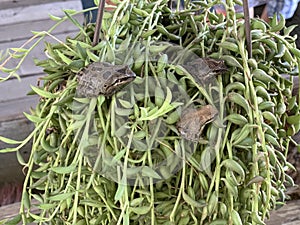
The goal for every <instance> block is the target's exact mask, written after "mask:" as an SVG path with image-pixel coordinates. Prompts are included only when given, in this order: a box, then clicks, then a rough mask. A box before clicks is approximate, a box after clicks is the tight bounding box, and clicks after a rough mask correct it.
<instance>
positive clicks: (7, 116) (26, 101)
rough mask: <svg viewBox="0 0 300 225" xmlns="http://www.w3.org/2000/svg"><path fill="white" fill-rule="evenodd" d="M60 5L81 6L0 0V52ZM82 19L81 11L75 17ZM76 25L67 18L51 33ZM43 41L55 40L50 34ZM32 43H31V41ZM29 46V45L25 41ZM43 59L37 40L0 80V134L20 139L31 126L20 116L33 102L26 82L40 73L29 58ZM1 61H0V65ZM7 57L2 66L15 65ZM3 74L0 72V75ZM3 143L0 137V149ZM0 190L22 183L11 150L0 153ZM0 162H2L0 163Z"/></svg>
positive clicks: (45, 24) (64, 0)
mask: <svg viewBox="0 0 300 225" xmlns="http://www.w3.org/2000/svg"><path fill="white" fill-rule="evenodd" d="M63 9H74V10H81V9H82V5H81V1H80V0H61V1H60V0H0V52H1V51H2V52H3V51H5V50H6V49H7V48H11V47H20V46H22V45H23V44H24V43H25V42H26V41H27V40H28V39H29V38H30V37H32V36H33V34H32V33H31V31H43V30H48V29H49V28H50V27H51V26H53V25H54V24H55V22H54V21H52V20H50V19H49V16H48V14H49V13H50V14H52V15H55V16H64V13H63V11H62V10H63ZM76 19H77V20H79V22H80V23H83V15H82V14H80V15H78V16H77V17H76ZM77 32H78V28H77V27H75V26H74V25H73V24H71V23H70V22H68V23H63V24H61V25H60V26H59V27H57V29H55V30H54V31H53V32H52V34H53V35H54V36H55V37H57V38H58V39H60V40H64V39H65V38H66V37H67V36H74V35H75V34H76V33H77ZM47 41H50V42H55V40H53V39H52V38H50V37H47ZM31 44H32V43H31ZM29 46H30V45H29ZM34 58H37V59H44V58H45V54H44V42H41V43H40V44H39V45H38V46H37V47H36V48H35V49H34V50H33V51H32V53H30V55H29V57H27V59H26V60H25V61H24V63H23V65H22V66H21V68H20V70H19V71H18V74H19V75H20V77H21V80H20V81H19V80H18V79H16V78H13V79H10V80H8V81H6V82H3V83H0V135H1V136H6V137H10V138H13V139H18V140H22V139H23V138H25V137H26V136H27V135H28V134H29V132H30V131H31V130H32V128H33V126H32V124H31V123H30V122H29V121H27V119H25V118H24V115H23V112H24V111H25V112H28V111H29V108H30V107H34V106H35V105H36V103H37V97H32V96H27V93H28V92H29V91H30V85H36V83H37V79H38V78H39V77H41V76H43V73H42V69H41V68H38V67H36V66H35V65H34V62H33V59H34ZM2 63H3V61H2V62H1V61H0V65H1V64H2ZM16 63H17V62H16V61H13V60H11V61H9V62H8V63H7V64H6V65H5V67H10V66H13V65H16ZM3 76H5V75H4V74H3V73H2V74H0V77H3ZM5 147H7V145H5V144H4V143H2V142H1V141H0V149H3V148H5ZM29 151H30V144H29V145H27V146H25V147H24V148H23V149H22V151H21V154H22V155H23V157H24V158H25V159H26V158H27V157H28V155H29ZM0 162H1V163H0V190H1V187H3V185H6V186H7V183H12V185H15V184H16V185H17V183H22V180H23V174H22V170H21V166H19V163H18V162H17V159H16V154H15V153H5V154H0ZM3 162H4V163H3ZM0 193H1V191H0ZM0 205H1V196H0Z"/></svg>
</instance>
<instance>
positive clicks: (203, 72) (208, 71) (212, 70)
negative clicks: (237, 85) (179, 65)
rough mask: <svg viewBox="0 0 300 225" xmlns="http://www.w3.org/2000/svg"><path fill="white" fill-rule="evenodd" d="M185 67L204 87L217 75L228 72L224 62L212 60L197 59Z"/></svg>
mask: <svg viewBox="0 0 300 225" xmlns="http://www.w3.org/2000/svg"><path fill="white" fill-rule="evenodd" d="M183 67H184V68H185V69H186V70H187V71H188V72H189V73H190V74H191V75H192V77H193V78H194V79H195V81H196V82H197V83H198V84H199V85H202V86H204V85H207V84H210V83H211V82H212V81H213V79H214V78H215V76H216V75H218V74H222V73H224V72H226V71H227V70H228V69H227V67H226V65H225V64H224V61H223V60H219V59H212V58H197V59H196V60H193V61H191V62H188V63H187V64H186V65H183Z"/></svg>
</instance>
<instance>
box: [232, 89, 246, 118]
mask: <svg viewBox="0 0 300 225" xmlns="http://www.w3.org/2000/svg"><path fill="white" fill-rule="evenodd" d="M228 100H229V101H230V102H234V103H236V104H237V105H239V106H241V107H243V108H244V109H245V111H246V112H247V113H249V111H250V106H249V103H248V101H247V100H246V99H245V98H244V97H243V96H242V95H241V94H239V93H236V92H232V93H229V94H228Z"/></svg>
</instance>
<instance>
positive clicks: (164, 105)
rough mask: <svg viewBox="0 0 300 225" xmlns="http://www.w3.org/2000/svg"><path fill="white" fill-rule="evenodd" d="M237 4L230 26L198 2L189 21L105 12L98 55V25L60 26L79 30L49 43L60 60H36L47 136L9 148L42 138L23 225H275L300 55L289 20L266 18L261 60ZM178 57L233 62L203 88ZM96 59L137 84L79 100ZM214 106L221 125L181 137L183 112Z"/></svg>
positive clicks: (295, 121)
mask: <svg viewBox="0 0 300 225" xmlns="http://www.w3.org/2000/svg"><path fill="white" fill-rule="evenodd" d="M226 2H227V3H226V4H224V6H225V8H226V11H227V14H226V15H225V16H224V15H222V14H216V13H214V12H213V11H212V10H211V7H212V6H213V5H214V4H217V3H220V1H191V2H190V1H186V4H185V7H184V9H181V10H179V7H178V9H176V10H171V9H170V8H169V7H168V6H167V1H165V0H164V1H162V0H160V1H131V2H129V1H121V2H119V3H118V4H117V7H116V8H115V10H114V11H112V12H105V14H104V19H103V27H102V32H101V35H100V40H101V41H100V42H99V43H98V44H97V45H96V46H92V38H93V35H94V25H87V26H82V25H81V24H79V23H78V21H76V20H75V19H74V18H73V15H74V14H75V12H73V11H66V17H65V18H57V17H53V16H52V17H51V18H52V19H54V20H56V21H58V22H61V21H63V20H66V19H69V20H71V21H72V22H73V24H74V25H76V26H78V28H79V29H80V31H79V33H78V35H77V36H76V37H75V38H67V39H66V41H65V42H64V43H57V44H49V43H47V44H46V53H47V56H48V59H46V60H44V61H39V62H37V65H38V66H41V67H43V68H44V72H45V73H46V75H45V76H44V77H43V78H42V80H43V85H42V87H32V92H33V93H35V94H37V95H39V96H40V101H39V103H38V105H37V106H36V108H35V109H33V110H32V113H31V114H30V115H29V114H26V116H27V118H28V119H29V120H30V121H32V122H33V123H34V124H35V129H34V131H33V132H32V133H31V134H30V135H29V136H28V138H26V139H25V140H24V141H23V142H22V143H21V144H20V145H19V146H18V147H16V148H13V149H6V150H3V151H9V150H18V149H20V148H21V147H22V146H23V145H24V144H25V143H26V142H28V141H30V140H33V145H32V151H31V155H30V158H29V161H28V162H24V161H23V160H22V159H21V157H20V155H19V161H20V163H21V164H22V165H24V167H25V168H26V170H25V171H26V173H27V175H26V179H25V182H24V189H23V198H22V204H21V209H20V215H19V216H18V217H16V218H15V219H14V220H12V221H10V224H17V222H18V221H19V220H21V219H22V220H23V223H24V224H26V223H29V222H32V221H34V222H36V223H39V224H43V223H45V222H46V223H49V224H80V225H81V224H95V225H99V224H103V225H104V224H124V225H125V224H153V225H154V224H176V225H183V224H210V225H214V224H224V225H225V224H235V225H242V224H243V225H246V224H252V225H253V224H264V220H265V219H266V218H268V216H269V212H270V210H272V209H274V208H275V207H276V206H277V205H278V204H280V203H281V202H284V201H285V199H286V195H285V193H284V191H285V188H286V186H287V185H293V180H292V179H291V178H290V176H288V175H287V174H286V170H287V168H292V165H291V164H290V163H288V162H287V161H286V155H287V151H288V147H289V144H290V141H291V140H292V139H291V136H293V135H294V134H295V133H296V132H298V131H299V129H300V126H299V125H300V123H299V121H300V116H299V104H298V103H299V101H298V100H299V99H298V98H299V96H292V88H293V81H292V80H293V79H292V77H293V76H298V75H299V71H298V63H299V56H300V51H299V50H298V49H296V47H295V44H294V41H295V38H294V37H291V36H290V35H289V34H290V32H291V30H292V28H286V27H285V23H284V19H283V18H281V19H280V20H278V19H277V18H273V20H272V21H271V22H270V23H269V24H267V23H266V22H264V21H262V20H260V19H258V18H254V19H252V20H251V29H252V31H251V35H252V46H253V53H252V54H253V56H252V58H248V53H247V50H246V41H245V39H246V38H245V25H244V20H243V15H242V14H236V13H235V12H234V7H233V5H234V2H235V1H226ZM176 51H181V52H182V51H186V52H188V53H189V54H187V55H189V56H190V55H193V56H197V57H200V58H211V59H216V60H220V59H221V60H223V61H224V62H225V64H226V66H227V71H226V72H224V73H222V74H216V78H215V82H213V83H210V84H209V85H207V87H203V86H201V84H199V83H197V82H196V81H195V79H194V78H193V76H191V75H190V74H189V72H188V71H187V70H185V67H184V66H182V61H180V60H179V59H178V56H180V54H178V52H176ZM175 53H176V54H175ZM188 59H189V58H187V59H185V60H188ZM97 61H105V62H109V63H111V64H118V65H120V64H128V65H131V67H132V70H133V71H134V72H135V73H136V75H137V77H136V79H135V80H134V81H133V82H132V85H129V86H128V88H125V89H123V90H121V91H120V92H118V93H116V94H115V95H114V96H112V97H105V96H102V95H100V96H99V97H97V98H92V99H87V98H80V97H78V96H77V95H76V87H77V84H78V82H77V76H76V74H77V73H78V72H79V71H80V70H81V69H82V68H83V67H85V66H87V65H88V64H90V63H91V62H97ZM283 74H284V75H286V77H287V78H284V77H283V76H282V75H283ZM141 86H142V88H141ZM208 104H210V105H214V106H215V107H216V108H217V109H218V118H217V119H216V120H215V122H213V123H210V124H207V125H206V127H205V128H204V130H203V132H202V134H201V136H202V137H201V138H200V140H199V142H196V143H194V142H193V143H190V142H187V141H186V140H184V139H183V138H182V137H181V136H180V134H179V133H178V130H177V128H176V123H177V122H178V121H179V119H180V114H181V111H182V110H183V109H184V108H186V107H187V106H189V105H193V106H194V107H196V108H198V107H201V106H204V105H208ZM1 140H3V141H6V142H9V143H14V144H16V143H15V142H13V141H12V140H9V139H5V138H1ZM187 143H188V144H187ZM95 150H96V151H95ZM155 165H159V167H157V168H156V167H155ZM118 168H121V169H122V170H118ZM107 174H109V175H110V176H108V175H107ZM134 174H135V176H133V175H134ZM145 177H146V178H147V179H145ZM34 208H38V212H36V211H33V209H34Z"/></svg>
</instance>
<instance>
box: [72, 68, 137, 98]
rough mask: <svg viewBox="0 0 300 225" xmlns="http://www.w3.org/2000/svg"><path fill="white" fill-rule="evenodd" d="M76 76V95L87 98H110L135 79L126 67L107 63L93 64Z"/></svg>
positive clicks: (133, 74)
mask: <svg viewBox="0 0 300 225" xmlns="http://www.w3.org/2000/svg"><path fill="white" fill-rule="evenodd" d="M77 76H78V79H79V81H78V86H77V94H78V95H79V96H83V97H87V98H92V97H97V96H99V95H104V96H111V95H113V94H114V93H115V92H117V91H119V90H120V89H122V88H123V87H125V86H126V85H127V84H128V83H130V82H131V81H133V80H134V79H135V77H136V75H135V73H134V72H133V71H132V70H131V69H130V68H129V67H128V65H112V64H110V63H107V62H93V63H91V64H89V65H88V66H86V67H85V68H83V69H82V70H81V71H80V72H79V73H78V74H77Z"/></svg>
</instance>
